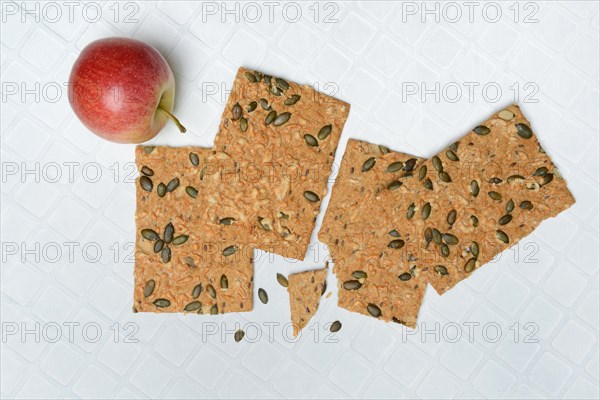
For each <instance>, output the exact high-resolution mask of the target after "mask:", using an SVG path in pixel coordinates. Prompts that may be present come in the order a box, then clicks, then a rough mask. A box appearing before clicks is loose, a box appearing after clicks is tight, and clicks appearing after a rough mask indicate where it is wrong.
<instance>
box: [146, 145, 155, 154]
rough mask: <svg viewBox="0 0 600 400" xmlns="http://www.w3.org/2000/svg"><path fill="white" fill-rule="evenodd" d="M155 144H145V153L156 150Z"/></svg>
mask: <svg viewBox="0 0 600 400" xmlns="http://www.w3.org/2000/svg"><path fill="white" fill-rule="evenodd" d="M154 148H155V147H154V146H144V153H146V154H150V153H152V152H153V151H154Z"/></svg>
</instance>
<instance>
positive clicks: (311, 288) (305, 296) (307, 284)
mask: <svg viewBox="0 0 600 400" xmlns="http://www.w3.org/2000/svg"><path fill="white" fill-rule="evenodd" d="M326 278H327V268H323V269H317V270H313V271H304V272H299V273H297V274H291V275H290V276H289V277H288V292H289V294H290V312H291V318H292V324H293V327H294V336H297V335H298V333H299V332H300V331H301V330H302V328H304V327H305V326H306V324H308V321H310V319H311V318H312V316H313V315H315V313H316V312H317V309H318V308H319V301H320V299H321V296H322V295H323V292H324V291H325V279H326Z"/></svg>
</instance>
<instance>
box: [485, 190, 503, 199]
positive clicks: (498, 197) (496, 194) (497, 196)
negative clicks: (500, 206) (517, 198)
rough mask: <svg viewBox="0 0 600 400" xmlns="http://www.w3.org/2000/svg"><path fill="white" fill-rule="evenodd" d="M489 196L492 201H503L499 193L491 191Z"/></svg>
mask: <svg viewBox="0 0 600 400" xmlns="http://www.w3.org/2000/svg"><path fill="white" fill-rule="evenodd" d="M488 195H489V196H490V197H491V198H492V200H495V201H500V200H502V195H501V194H500V193H498V192H494V191H491V192H488Z"/></svg>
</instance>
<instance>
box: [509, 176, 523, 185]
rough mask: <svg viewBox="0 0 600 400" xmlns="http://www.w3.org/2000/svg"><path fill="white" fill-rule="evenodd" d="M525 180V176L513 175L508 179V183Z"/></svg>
mask: <svg viewBox="0 0 600 400" xmlns="http://www.w3.org/2000/svg"><path fill="white" fill-rule="evenodd" d="M524 180H525V177H524V176H523V175H511V176H509V177H508V178H507V179H506V181H507V182H508V183H514V182H523V181H524Z"/></svg>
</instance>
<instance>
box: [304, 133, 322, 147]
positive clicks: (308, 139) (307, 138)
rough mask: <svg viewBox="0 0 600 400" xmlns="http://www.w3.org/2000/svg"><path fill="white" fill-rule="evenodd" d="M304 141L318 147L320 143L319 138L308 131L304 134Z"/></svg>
mask: <svg viewBox="0 0 600 400" xmlns="http://www.w3.org/2000/svg"><path fill="white" fill-rule="evenodd" d="M304 141H305V142H306V144H307V145H309V146H313V147H316V146H318V145H319V142H318V141H317V139H316V138H315V137H314V136H313V135H310V134H308V133H307V134H306V135H304Z"/></svg>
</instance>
